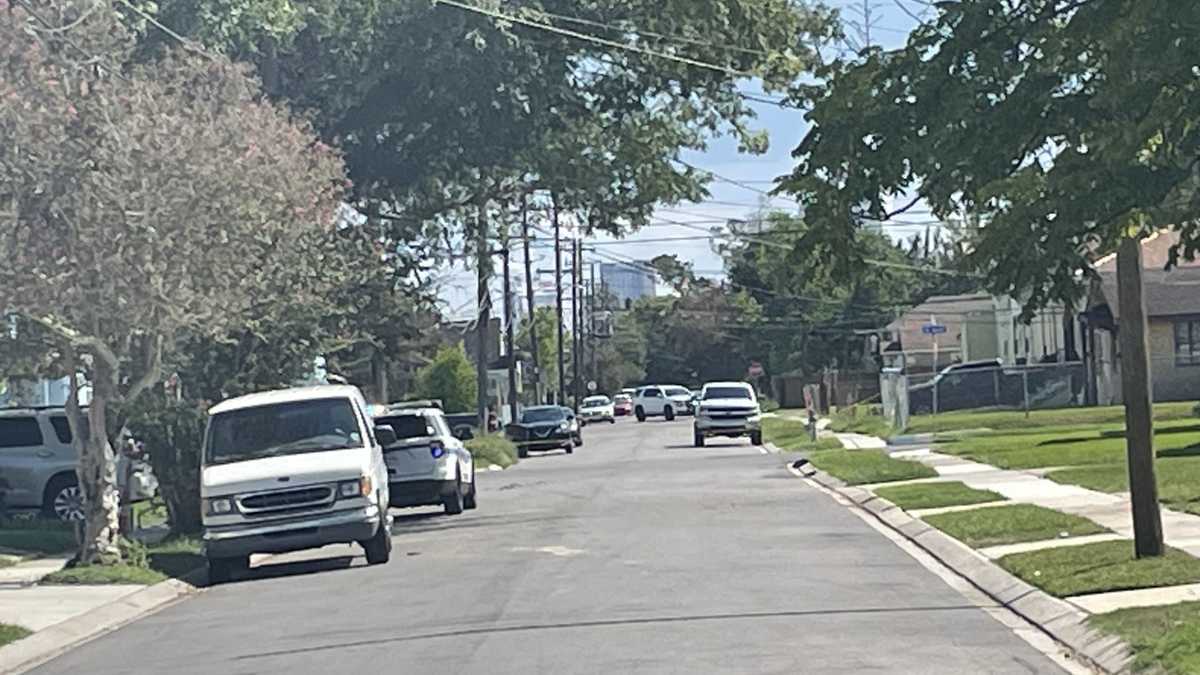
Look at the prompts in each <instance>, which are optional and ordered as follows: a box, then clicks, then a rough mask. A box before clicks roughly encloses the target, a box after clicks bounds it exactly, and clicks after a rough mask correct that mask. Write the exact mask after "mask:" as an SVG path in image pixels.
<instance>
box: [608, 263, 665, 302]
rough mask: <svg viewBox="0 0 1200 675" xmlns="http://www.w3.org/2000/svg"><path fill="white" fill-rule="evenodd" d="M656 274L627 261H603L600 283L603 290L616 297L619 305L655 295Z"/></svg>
mask: <svg viewBox="0 0 1200 675" xmlns="http://www.w3.org/2000/svg"><path fill="white" fill-rule="evenodd" d="M655 277H656V275H655V274H654V273H653V272H650V271H648V270H646V269H644V268H643V267H640V266H636V265H632V264H627V263H601V265H600V284H601V286H602V288H603V291H604V292H605V293H607V294H608V295H609V296H610V297H612V298H614V299H615V300H616V302H617V306H619V307H624V306H625V305H626V304H627V303H629V302H636V301H637V300H639V299H641V298H648V297H654V295H655V287H656V285H657V279H656V278H655Z"/></svg>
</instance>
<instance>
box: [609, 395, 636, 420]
mask: <svg viewBox="0 0 1200 675" xmlns="http://www.w3.org/2000/svg"><path fill="white" fill-rule="evenodd" d="M613 412H614V413H616V415H617V417H624V416H625V415H632V414H633V397H632V396H630V395H629V394H617V395H616V396H614V397H613Z"/></svg>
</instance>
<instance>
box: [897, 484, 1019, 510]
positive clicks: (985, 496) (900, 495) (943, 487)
mask: <svg viewBox="0 0 1200 675" xmlns="http://www.w3.org/2000/svg"><path fill="white" fill-rule="evenodd" d="M875 494H877V495H879V496H880V497H883V498H884V499H886V500H888V501H889V502H891V503H893V504H895V505H896V506H899V507H900V508H902V509H908V510H910V511H911V510H913V509H936V508H941V507H943V506H963V505H965V504H982V503H983V502H998V501H1003V500H1004V497H1003V496H1002V495H1000V494H998V493H995V492H992V491H991V490H976V489H975V488H970V487H967V486H966V485H965V484H963V483H961V482H958V481H953V482H947V483H918V484H916V485H893V486H891V487H882V488H879V489H878V490H876V491H875Z"/></svg>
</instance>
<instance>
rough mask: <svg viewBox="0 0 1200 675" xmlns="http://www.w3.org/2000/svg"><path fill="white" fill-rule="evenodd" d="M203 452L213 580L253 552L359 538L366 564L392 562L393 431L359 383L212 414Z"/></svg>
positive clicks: (238, 404) (271, 395) (242, 403)
mask: <svg viewBox="0 0 1200 675" xmlns="http://www.w3.org/2000/svg"><path fill="white" fill-rule="evenodd" d="M208 414H209V417H208V427H207V429H206V430H205V433H204V452H203V454H202V456H201V469H200V496H201V499H202V508H203V514H202V517H203V525H204V539H203V541H204V555H205V557H206V558H207V559H208V575H209V582H210V583H220V582H222V581H226V580H228V579H229V578H230V577H231V576H232V575H233V574H234V573H235V572H237V571H239V570H245V569H246V568H248V567H249V565H250V554H252V553H285V552H288V551H299V550H302V549H308V548H320V547H322V546H326V545H329V544H348V543H351V542H357V543H358V544H359V545H361V546H362V547H363V549H364V550H365V551H366V556H367V563H368V564H371V565H378V564H381V563H386V562H387V561H388V558H389V557H390V556H391V551H392V534H391V517H390V516H389V515H388V510H387V509H388V497H389V495H388V478H387V466H386V465H385V464H384V461H383V446H384V445H387V444H390V443H392V442H394V441H395V434H394V432H393V431H392V430H391V429H390V428H387V427H372V426H371V425H370V423H369V422H368V420H370V417H368V416H367V403H366V401H365V400H364V399H363V396H362V393H360V392H359V391H358V388H357V387H351V386H345V385H340V386H328V385H325V386H319V387H304V388H297V389H282V390H279V391H269V392H264V393H261V394H250V395H249V396H241V397H239V398H234V399H230V400H228V401H225V402H223V403H220V404H218V405H216V406H214V407H213V408H212V409H210V410H209V411H208Z"/></svg>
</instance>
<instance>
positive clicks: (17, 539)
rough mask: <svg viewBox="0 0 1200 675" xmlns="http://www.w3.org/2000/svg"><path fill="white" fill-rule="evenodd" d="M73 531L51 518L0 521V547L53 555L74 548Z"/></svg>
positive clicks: (21, 551) (8, 549)
mask: <svg viewBox="0 0 1200 675" xmlns="http://www.w3.org/2000/svg"><path fill="white" fill-rule="evenodd" d="M75 547H76V546H75V531H74V530H73V529H72V527H71V526H70V525H67V524H64V523H60V522H58V521H53V520H41V519H36V520H5V521H3V522H0V549H3V550H6V551H15V552H20V553H28V554H34V555H55V554H59V553H67V552H69V551H73V550H75Z"/></svg>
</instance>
